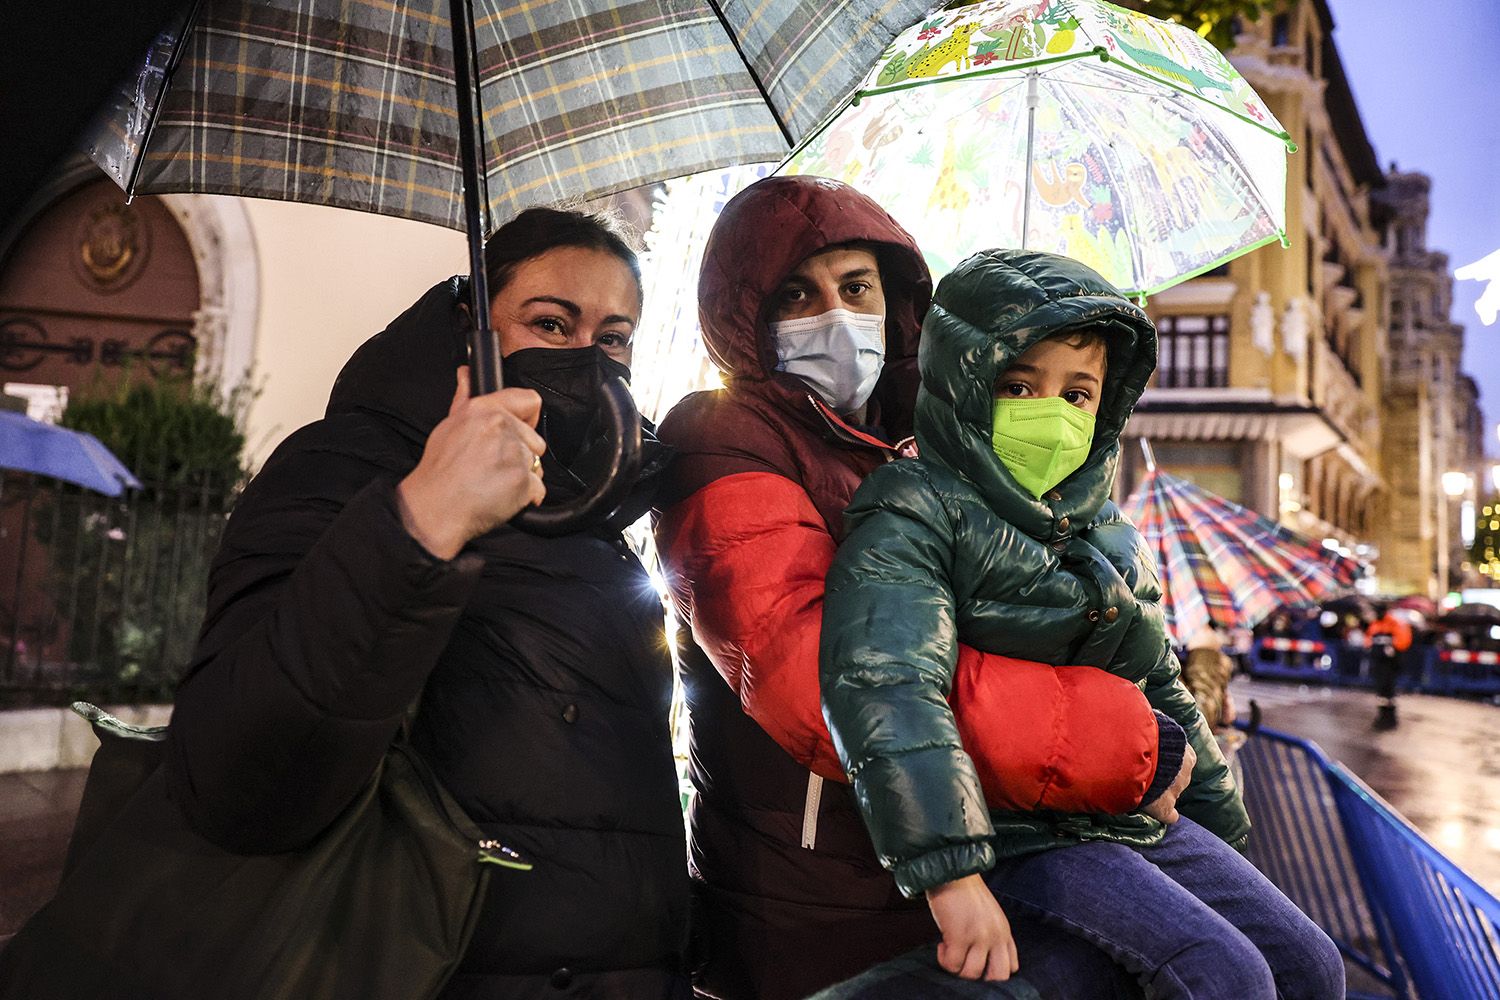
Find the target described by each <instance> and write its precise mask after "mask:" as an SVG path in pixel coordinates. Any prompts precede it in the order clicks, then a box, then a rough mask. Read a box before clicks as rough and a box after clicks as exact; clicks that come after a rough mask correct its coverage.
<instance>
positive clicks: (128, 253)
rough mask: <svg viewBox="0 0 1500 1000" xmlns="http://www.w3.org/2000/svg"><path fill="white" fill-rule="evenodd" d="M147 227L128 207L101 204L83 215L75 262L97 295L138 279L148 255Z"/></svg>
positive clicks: (148, 239)
mask: <svg viewBox="0 0 1500 1000" xmlns="http://www.w3.org/2000/svg"><path fill="white" fill-rule="evenodd" d="M150 234H151V227H150V226H146V225H142V224H141V219H140V217H139V216H138V215H137V214H136V212H135V211H134V210H132V209H131V207H130V206H129V205H126V204H123V203H121V202H118V201H113V200H110V201H105V202H102V203H100V204H99V205H96V206H95V207H94V208H92V209H90V210H89V211H88V212H87V213H85V215H84V217H83V219H82V220H81V221H80V222H79V226H78V238H77V244H78V256H77V258H75V259H76V262H77V264H78V268H79V272H80V274H81V275H82V276H83V278H84V280H85V281H86V282H88V284H90V285H91V286H93V287H94V288H95V289H97V290H99V291H101V292H117V291H119V290H121V289H122V288H126V287H128V286H129V285H130V284H131V282H133V281H135V279H136V278H138V277H140V275H141V272H142V271H143V270H144V269H145V266H146V259H147V258H148V257H149V256H150V253H151V236H150Z"/></svg>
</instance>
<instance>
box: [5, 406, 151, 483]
mask: <svg viewBox="0 0 1500 1000" xmlns="http://www.w3.org/2000/svg"><path fill="white" fill-rule="evenodd" d="M0 468H3V469H17V470H19V471H21V472H34V473H36V474H37V475H41V476H51V477H52V478H54V479H61V480H63V481H65V482H69V483H76V484H77V485H79V486H83V487H86V488H88V489H91V490H94V491H96V492H98V493H103V494H104V495H105V496H111V497H117V496H119V495H120V494H121V493H123V492H124V491H125V488H126V487H127V486H128V487H130V488H131V489H140V487H141V484H140V483H139V482H138V481H137V480H136V478H135V476H133V475H131V474H130V470H129V469H127V468H125V465H124V463H122V462H121V461H120V460H119V459H118V458H116V457H115V456H114V454H113V453H111V452H110V450H109V449H108V448H106V447H104V445H102V444H100V443H99V439H98V438H96V437H94V435H92V434H84V433H83V432H81V431H71V430H68V429H67V428H66V427H55V426H53V425H52V424H44V423H42V422H41V421H40V420H32V419H31V418H30V417H28V416H26V415H25V414H24V413H12V412H9V411H0Z"/></svg>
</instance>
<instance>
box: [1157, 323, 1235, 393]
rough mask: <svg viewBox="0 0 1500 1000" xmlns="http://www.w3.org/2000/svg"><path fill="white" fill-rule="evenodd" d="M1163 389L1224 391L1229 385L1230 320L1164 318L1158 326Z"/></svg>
mask: <svg viewBox="0 0 1500 1000" xmlns="http://www.w3.org/2000/svg"><path fill="white" fill-rule="evenodd" d="M1156 330H1157V333H1158V334H1159V335H1160V338H1161V357H1160V359H1159V363H1158V365H1157V368H1156V374H1157V385H1159V386H1161V387H1162V388H1163V389H1222V388H1224V387H1225V386H1227V385H1228V384H1229V317H1228V316H1163V317H1162V318H1161V320H1159V321H1158V322H1157V324H1156Z"/></svg>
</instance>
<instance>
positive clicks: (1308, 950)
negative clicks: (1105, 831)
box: [985, 818, 1344, 1000]
mask: <svg viewBox="0 0 1500 1000" xmlns="http://www.w3.org/2000/svg"><path fill="white" fill-rule="evenodd" d="M985 879H986V882H987V883H988V884H989V886H990V889H991V890H992V891H993V892H994V893H995V898H996V899H997V900H999V902H1000V905H1001V906H1002V907H1003V908H1004V909H1005V911H1006V913H1007V914H1008V915H1011V918H1012V919H1013V920H1014V919H1015V918H1016V917H1021V916H1029V917H1035V918H1039V919H1041V920H1044V921H1046V922H1048V923H1051V924H1053V925H1054V926H1057V927H1060V928H1064V929H1066V930H1068V931H1070V932H1072V933H1073V934H1076V935H1078V936H1079V937H1081V938H1083V939H1085V940H1087V941H1089V942H1091V943H1093V944H1095V945H1097V946H1098V947H1099V948H1101V949H1103V950H1104V951H1105V952H1106V953H1108V954H1109V955H1110V956H1112V957H1113V958H1114V960H1115V961H1116V962H1118V963H1119V964H1120V965H1122V966H1124V967H1125V968H1126V969H1127V970H1129V971H1130V972H1131V973H1132V974H1134V975H1135V976H1137V977H1139V979H1140V982H1141V983H1142V984H1143V985H1145V986H1148V987H1150V989H1151V991H1152V996H1153V997H1157V998H1161V1000H1166V998H1173V1000H1186V998H1194V1000H1208V998H1212V1000H1274V998H1276V997H1281V998H1284V1000H1342V998H1343V996H1344V963H1343V959H1342V958H1341V957H1340V955H1339V952H1338V949H1337V948H1336V947H1335V946H1334V944H1333V942H1332V941H1330V940H1329V938H1328V935H1326V934H1324V933H1323V931H1322V930H1320V929H1319V928H1318V926H1317V925H1316V924H1314V923H1313V922H1312V921H1311V920H1309V919H1308V918H1307V916H1306V915H1304V914H1303V913H1302V911H1301V910H1299V909H1297V907H1296V905H1295V904H1293V903H1292V901H1291V900H1289V899H1287V898H1286V897H1285V896H1284V895H1282V894H1281V891H1280V890H1279V889H1277V888H1276V887H1275V886H1273V885H1272V884H1271V883H1270V882H1268V881H1267V880H1266V878H1265V876H1263V875H1262V874H1261V873H1260V872H1258V871H1256V870H1255V868H1254V866H1252V865H1251V864H1250V862H1248V861H1246V860H1245V859H1244V858H1243V857H1241V856H1240V855H1239V854H1238V853H1236V852H1235V851H1234V850H1233V849H1232V848H1230V847H1229V846H1228V845H1227V844H1225V843H1224V842H1223V841H1221V840H1219V838H1217V837H1215V836H1214V835H1213V834H1211V833H1209V832H1208V831H1207V830H1205V829H1203V828H1202V827H1201V826H1199V825H1198V824H1196V823H1194V822H1193V821H1192V820H1190V819H1186V818H1183V819H1179V820H1178V821H1177V822H1176V823H1174V824H1172V825H1171V826H1169V827H1167V832H1166V835H1165V836H1164V837H1163V838H1162V840H1161V841H1160V842H1159V843H1157V844H1155V845H1153V846H1151V847H1143V848H1133V847H1127V846H1125V845H1123V844H1112V843H1101V842H1098V841H1092V842H1089V843H1085V844H1078V845H1076V846H1070V847H1062V848H1057V849H1055V850H1050V851H1043V852H1041V853H1039V854H1031V855H1026V856H1024V857H1019V858H1009V859H1006V860H1002V861H1001V862H1000V863H999V864H998V865H997V866H996V867H995V869H994V870H993V871H992V872H990V873H989V874H988V875H987V876H986V877H985ZM1018 950H1019V952H1020V959H1021V975H1022V976H1023V977H1026V978H1030V973H1029V971H1028V967H1027V953H1026V950H1025V947H1024V945H1020V946H1019V947H1018ZM1055 973H1056V970H1051V972H1050V973H1049V974H1055ZM1056 988H1057V989H1059V990H1061V991H1062V992H1059V993H1058V995H1059V996H1064V995H1069V994H1068V993H1067V988H1066V987H1063V986H1058V987H1056ZM1071 995H1073V996H1076V997H1079V998H1086V997H1090V996H1092V993H1091V992H1090V987H1089V986H1088V985H1086V984H1079V985H1078V988H1077V989H1076V990H1075V991H1074V992H1073V993H1072V994H1071Z"/></svg>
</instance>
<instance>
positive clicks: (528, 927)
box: [168, 282, 687, 1000]
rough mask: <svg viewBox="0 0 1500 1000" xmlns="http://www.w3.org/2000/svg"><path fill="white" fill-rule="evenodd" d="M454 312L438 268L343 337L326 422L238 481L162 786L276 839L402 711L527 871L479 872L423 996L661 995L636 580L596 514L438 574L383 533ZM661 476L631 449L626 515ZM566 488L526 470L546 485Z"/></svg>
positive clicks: (674, 985) (450, 780) (337, 805)
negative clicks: (480, 888)
mask: <svg viewBox="0 0 1500 1000" xmlns="http://www.w3.org/2000/svg"><path fill="white" fill-rule="evenodd" d="M459 301H460V298H459V285H458V284H457V283H456V282H445V283H444V284H442V285H439V286H437V287H435V288H433V289H432V290H431V291H429V292H428V293H427V294H426V295H424V296H423V297H422V299H420V300H419V301H418V302H417V303H416V304H415V305H414V306H412V307H411V308H410V309H409V310H407V311H406V312H405V313H404V314H402V315H401V316H400V317H399V318H397V319H396V320H395V321H394V322H393V323H392V324H391V325H390V327H389V328H387V329H386V330H385V331H384V332H383V333H381V334H379V335H378V336H376V337H374V338H372V339H371V340H370V341H368V342H367V343H366V344H365V345H364V346H363V347H361V348H360V349H359V351H358V352H356V354H355V355H354V357H353V358H352V359H351V360H350V361H349V363H348V364H347V365H346V366H345V368H344V371H343V372H342V374H341V375H340V376H339V379H338V382H337V383H336V384H335V386H334V389H333V394H332V397H331V399H330V401H329V406H328V415H327V417H326V418H325V419H323V420H320V421H318V422H316V423H314V424H311V425H309V426H307V427H304V428H302V429H301V430H300V431H298V432H297V433H295V434H293V435H292V436H291V437H290V438H288V439H287V441H286V442H285V443H283V444H282V445H281V447H280V448H278V449H277V451H276V453H275V454H274V455H273V456H272V457H271V459H270V460H269V461H268V462H267V463H266V466H265V468H264V469H263V470H262V472H261V473H260V475H258V476H257V477H256V479H255V480H254V481H253V482H252V483H251V484H250V486H249V487H248V489H247V490H246V492H245V494H244V497H243V498H242V499H241V501H240V504H239V506H238V507H237V509H236V510H235V513H234V515H233V517H232V518H231V519H230V522H229V527H228V530H227V533H226V536H225V539H224V542H223V545H222V548H221V550H220V552H219V555H218V558H217V560H216V561H215V564H214V568H213V571H212V577H211V581H210V589H209V606H208V615H207V618H206V621H205V624H204V630H203V634H202V636H201V638H200V643H199V649H198V653H197V656H196V658H195V662H194V664H193V666H192V669H191V672H190V674H189V676H188V679H187V680H186V681H185V682H184V684H183V686H182V688H181V690H180V692H179V694H178V698H177V705H176V708H175V711H174V716H173V720H172V727H171V730H170V744H169V747H168V768H169V774H170V780H171V788H172V790H173V794H174V797H175V798H176V799H177V800H178V801H179V802H180V804H181V805H182V807H183V809H184V810H185V812H186V813H187V815H188V817H189V819H190V820H191V821H192V822H193V824H194V825H195V826H196V827H197V828H198V829H199V830H200V832H202V833H203V834H205V835H206V836H208V837H210V838H211V839H213V840H215V841H217V842H219V843H221V844H223V845H225V846H227V847H230V848H232V849H236V850H241V851H249V852H262V851H264V852H270V851H278V850H284V849H288V848H292V847H295V846H297V845H298V844H301V843H305V842H307V841H308V840H310V839H311V838H313V837H315V836H316V835H317V834H318V832H319V831H320V830H321V829H322V828H323V827H324V826H326V825H327V824H328V823H329V822H330V821H331V820H332V819H333V818H334V817H335V816H336V815H337V814H338V813H339V811H340V810H341V809H343V808H344V806H345V805H346V804H347V803H348V802H349V801H350V800H351V798H352V797H353V796H354V794H355V793H356V791H358V790H359V789H360V787H361V786H362V785H363V784H364V783H365V782H366V781H367V780H368V779H369V776H370V775H371V773H372V772H373V770H374V768H375V766H376V764H377V762H378V761H379V760H380V758H381V756H382V754H383V753H384V750H385V748H386V746H387V745H388V744H389V742H390V740H391V739H392V737H393V736H394V735H395V733H396V732H397V730H398V729H399V727H400V725H401V721H402V719H403V717H404V715H405V713H406V712H407V710H408V708H409V706H411V705H412V704H413V703H414V702H416V701H418V699H420V705H419V707H418V709H417V712H416V715H415V717H414V719H413V722H412V742H413V744H414V745H415V746H416V747H417V749H418V750H419V751H420V752H421V753H422V754H423V755H424V757H426V759H427V760H428V761H429V762H430V763H431V765H432V767H433V770H434V772H435V773H436V774H437V776H438V777H439V778H440V779H441V780H442V782H443V783H444V784H445V785H446V787H447V788H448V790H449V791H450V792H452V794H453V796H454V798H455V799H457V801H458V802H459V803H460V804H461V805H462V806H463V807H464V809H465V810H466V811H467V813H468V814H469V816H470V817H471V818H472V819H473V820H474V822H475V823H476V824H477V825H478V826H479V828H480V829H481V830H482V831H483V832H484V833H485V834H486V835H487V836H493V837H496V838H497V839H500V840H502V841H503V842H504V843H506V844H508V845H510V846H512V847H515V848H516V849H518V850H519V851H521V853H522V854H523V855H525V856H526V857H527V858H528V859H529V860H531V861H532V862H534V864H535V868H534V870H533V871H530V872H526V873H520V872H511V871H501V870H497V871H496V873H495V876H494V877H493V878H492V879H491V882H490V892H489V896H488V898H487V900H486V902H485V906H484V910H483V913H482V915H481V917H480V921H479V924H478V927H477V929H476V931H475V934H474V938H473V940H472V942H471V944H470V947H469V950H468V953H467V955H466V956H465V959H464V961H463V963H462V965H461V967H460V969H459V971H458V973H457V975H456V976H455V977H454V979H453V980H452V981H451V982H450V984H449V986H448V988H447V989H446V990H445V992H444V994H443V996H444V998H445V1000H454V998H462V1000H492V998H501V997H530V996H577V997H582V996H601V997H617V996H618V997H641V998H662V997H676V996H680V995H683V994H682V992H681V991H682V989H683V987H682V983H683V982H685V980H684V979H683V978H682V966H683V949H684V942H685V940H686V930H687V876H686V871H685V866H684V844H683V839H684V838H683V823H682V815H681V810H680V804H679V798H678V792H677V783H676V777H675V771H674V768H673V763H672V754H671V743H670V738H669V734H668V724H667V712H668V704H669V701H670V696H671V669H672V668H671V662H670V659H669V657H668V652H667V647H666V645H665V643H664V641H663V619H662V606H661V601H660V599H659V597H658V596H657V593H656V591H655V590H654V589H653V588H652V586H651V585H650V581H649V579H648V577H647V574H646V572H645V570H644V569H643V568H642V566H641V565H640V563H639V562H638V561H637V560H636V557H635V555H634V554H633V553H632V552H631V551H630V549H629V548H628V546H627V545H626V544H625V542H624V541H623V540H622V538H621V536H620V534H619V532H618V530H617V529H616V528H614V527H607V528H600V529H597V530H596V531H594V532H592V533H580V534H575V535H570V536H565V537H562V538H553V539H544V538H537V537H533V536H530V535H526V534H523V533H521V532H518V531H516V530H513V529H511V528H508V527H507V528H500V529H497V530H496V531H493V532H491V533H489V534H487V535H484V536H481V537H480V538H478V539H475V540H474V541H473V542H471V543H470V544H469V546H468V547H467V548H466V549H465V550H464V553H463V554H462V555H460V556H459V557H458V558H456V559H455V560H453V561H451V562H444V561H441V560H438V559H436V558H434V557H432V556H431V555H429V554H428V553H427V552H426V551H425V550H423V549H422V548H421V547H420V546H419V545H418V544H417V543H416V542H415V541H414V540H413V539H412V538H411V537H410V536H409V535H408V534H407V533H406V532H405V530H404V529H403V528H402V526H401V522H400V517H399V514H398V512H397V510H396V506H395V497H394V488H395V485H396V483H397V482H398V481H399V480H400V479H401V477H403V476H404V475H405V474H406V473H407V472H409V471H410V470H411V469H412V468H413V467H414V466H415V464H416V462H417V460H418V459H419V457H420V456H421V451H422V446H423V443H424V442H425V440H426V437H427V434H428V433H429V432H430V431H431V429H432V428H433V427H434V426H435V425H436V424H437V423H438V422H439V421H440V420H441V419H442V418H443V417H444V416H445V415H446V413H447V410H448V406H449V403H450V400H451V399H452V395H453V379H454V368H455V367H456V365H457V364H458V363H460V361H461V359H462V357H463V343H464V340H463V315H462V313H461V312H460V311H459V310H458V308H457V303H458V302H459ZM658 458H660V456H659V455H658ZM659 465H660V462H659V461H656V462H654V463H653V462H652V461H651V460H649V459H648V464H647V472H648V474H647V475H646V476H645V477H644V478H643V481H642V487H641V488H640V489H639V490H638V491H637V492H638V495H637V496H635V497H633V498H632V503H631V505H630V506H631V507H632V508H633V511H632V512H633V513H635V514H638V513H640V512H641V511H643V510H644V509H645V506H646V505H649V502H650V499H651V497H650V495H649V493H650V491H649V488H648V486H647V484H648V483H649V482H650V481H651V480H652V479H654V475H652V473H654V472H655V471H659ZM567 476H568V473H567V471H566V470H562V469H558V468H553V467H550V466H549V467H548V468H547V470H546V478H547V480H548V487H549V493H553V494H554V495H555V494H557V493H561V492H563V489H562V487H563V482H561V481H559V477H561V479H562V480H565V479H566V477H567ZM554 484H556V485H557V486H558V487H559V489H558V490H556V491H554V490H553V486H554ZM624 516H628V514H626V515H624ZM622 519H623V517H618V518H617V519H616V520H617V521H619V520H622Z"/></svg>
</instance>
